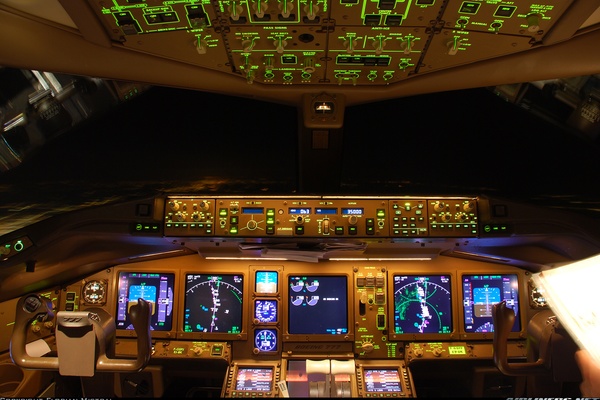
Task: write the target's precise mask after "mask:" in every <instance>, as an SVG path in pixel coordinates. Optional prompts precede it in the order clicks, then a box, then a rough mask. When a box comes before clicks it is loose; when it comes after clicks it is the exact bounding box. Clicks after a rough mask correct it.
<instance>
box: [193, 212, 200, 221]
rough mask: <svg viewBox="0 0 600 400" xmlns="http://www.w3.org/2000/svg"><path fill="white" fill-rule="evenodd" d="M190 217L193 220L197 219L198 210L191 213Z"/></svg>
mask: <svg viewBox="0 0 600 400" xmlns="http://www.w3.org/2000/svg"><path fill="white" fill-rule="evenodd" d="M192 219H193V220H194V221H198V220H199V219H200V214H199V213H198V211H195V212H193V213H192Z"/></svg>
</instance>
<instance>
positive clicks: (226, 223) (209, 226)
mask: <svg viewBox="0 0 600 400" xmlns="http://www.w3.org/2000/svg"><path fill="white" fill-rule="evenodd" d="M165 203H166V205H165V221H164V223H165V235H166V236H217V237H275V236H276V237H306V238H327V237H330V238H384V237H427V236H431V237H474V236H477V234H478V218H477V199H476V198H409V197H405V198H383V197H361V198H350V197H299V198H280V197H256V198H232V197H219V198H201V197H193V196H169V197H168V198H167V200H166V202H165Z"/></svg>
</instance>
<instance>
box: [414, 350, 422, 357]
mask: <svg viewBox="0 0 600 400" xmlns="http://www.w3.org/2000/svg"><path fill="white" fill-rule="evenodd" d="M413 353H414V355H415V357H417V358H420V357H423V349H415V350H414V351H413Z"/></svg>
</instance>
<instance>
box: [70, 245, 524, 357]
mask: <svg viewBox="0 0 600 400" xmlns="http://www.w3.org/2000/svg"><path fill="white" fill-rule="evenodd" d="M528 290H530V286H529V285H528V273H527V272H525V271H523V270H521V269H518V268H512V267H503V266H497V265H495V266H490V265H488V264H486V263H482V262H479V261H471V260H460V261H457V260H456V259H447V258H445V257H439V258H436V259H432V260H429V261H423V260H420V261H330V262H327V263H326V264H325V265H324V264H323V263H306V262H298V261H279V260H257V261H245V260H206V259H202V258H201V257H199V256H198V255H191V256H182V257H174V258H168V259H162V260H153V261H144V262H136V263H133V264H125V265H119V266H116V267H114V268H111V269H107V270H105V271H102V272H100V273H97V274H95V275H92V276H90V277H88V278H86V279H84V280H82V281H80V282H77V283H74V284H72V285H69V286H67V287H66V288H65V289H64V290H63V292H62V295H61V296H60V299H61V300H60V305H59V307H60V309H61V310H70V311H79V310H86V309H90V308H95V307H102V308H103V309H105V310H106V311H107V312H109V313H111V314H112V315H113V316H114V319H115V322H116V327H117V336H118V337H122V338H129V337H131V338H132V337H135V332H134V331H133V326H132V325H131V322H130V321H129V318H128V310H129V308H130V307H131V306H132V305H134V304H136V302H137V299H139V298H143V299H144V300H147V301H149V302H150V303H151V314H152V317H151V331H152V336H153V338H156V339H169V340H172V341H177V342H179V341H180V342H181V343H188V344H189V343H194V342H203V341H216V342H230V343H231V344H232V346H233V348H232V351H234V352H235V353H236V354H235V355H234V356H241V357H242V358H252V359H272V358H280V357H281V355H282V354H290V353H294V352H297V351H300V352H302V351H304V350H305V347H304V345H305V344H306V343H315V344H318V345H317V346H316V347H314V349H315V350H316V351H317V352H318V351H320V349H321V350H322V349H325V348H326V347H327V346H325V347H323V348H320V347H319V346H321V345H323V344H327V345H328V346H332V347H331V348H330V350H332V349H333V350H341V351H347V352H349V353H353V354H355V355H356V356H357V357H358V358H365V359H389V358H397V357H399V356H403V355H404V347H403V343H404V342H415V341H416V342H421V341H440V342H464V341H469V340H491V339H492V337H493V324H492V318H491V306H492V305H493V304H495V303H498V302H500V301H506V303H507V305H508V306H509V307H511V308H513V309H514V310H515V313H516V315H517V318H516V323H515V326H514V328H513V332H512V333H511V336H510V337H511V338H513V339H520V338H524V337H525V336H524V331H525V327H526V321H527V320H528V313H529V311H530V310H532V307H531V306H530V304H529V301H528V299H529V298H530V295H529V294H528ZM457 346H459V347H460V346H462V345H461V344H457ZM225 347H227V346H225ZM196 352H197V350H195V349H194V346H191V345H190V346H187V347H186V350H185V351H182V350H181V346H179V347H177V346H176V347H174V348H173V352H172V353H168V354H166V356H167V357H180V356H185V357H190V356H191V357H194V356H196ZM442 353H443V354H439V356H442V355H443V356H450V355H453V356H460V355H463V356H464V355H466V353H465V352H464V349H463V350H460V349H451V350H447V351H442Z"/></svg>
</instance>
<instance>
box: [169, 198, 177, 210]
mask: <svg viewBox="0 0 600 400" xmlns="http://www.w3.org/2000/svg"><path fill="white" fill-rule="evenodd" d="M169 207H171V210H173V211H177V210H179V203H178V202H176V201H175V200H169Z"/></svg>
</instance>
